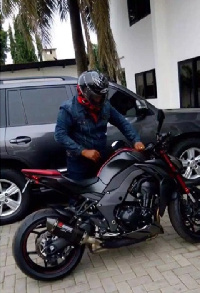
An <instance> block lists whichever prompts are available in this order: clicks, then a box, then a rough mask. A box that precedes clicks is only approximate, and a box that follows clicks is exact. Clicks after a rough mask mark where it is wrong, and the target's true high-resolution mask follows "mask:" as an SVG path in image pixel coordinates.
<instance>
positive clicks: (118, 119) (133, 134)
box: [109, 105, 145, 150]
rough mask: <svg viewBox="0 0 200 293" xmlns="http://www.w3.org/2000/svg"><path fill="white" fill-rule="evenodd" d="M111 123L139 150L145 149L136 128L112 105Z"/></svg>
mask: <svg viewBox="0 0 200 293" xmlns="http://www.w3.org/2000/svg"><path fill="white" fill-rule="evenodd" d="M109 122H110V123H111V124H113V125H114V126H116V127H117V128H118V129H119V130H120V131H121V132H122V133H123V135H124V136H125V137H126V138H127V140H129V141H130V142H131V143H132V145H133V146H134V147H135V148H136V149H137V150H143V149H144V148H145V147H144V145H143V143H141V140H140V136H139V134H138V132H137V131H136V130H135V128H133V126H132V125H131V124H130V123H129V122H128V121H127V120H126V119H125V117H124V116H123V115H122V114H120V113H119V112H118V111H117V110H116V109H115V108H113V107H112V106H111V105H110V119H109Z"/></svg>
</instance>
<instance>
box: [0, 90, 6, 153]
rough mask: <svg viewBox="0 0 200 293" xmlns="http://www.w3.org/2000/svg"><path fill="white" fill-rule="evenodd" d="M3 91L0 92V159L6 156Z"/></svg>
mask: <svg viewBox="0 0 200 293" xmlns="http://www.w3.org/2000/svg"><path fill="white" fill-rule="evenodd" d="M5 112H6V111H5V90H4V89H1V90H0V157H4V155H6V148H5V131H6V115H5Z"/></svg>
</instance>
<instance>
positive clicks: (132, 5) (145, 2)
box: [127, 0, 151, 26]
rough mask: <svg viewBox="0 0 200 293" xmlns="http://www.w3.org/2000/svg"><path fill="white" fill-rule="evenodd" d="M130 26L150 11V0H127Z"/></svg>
mask: <svg viewBox="0 0 200 293" xmlns="http://www.w3.org/2000/svg"><path fill="white" fill-rule="evenodd" d="M127 6H128V15H129V23H130V26H131V25H133V24H134V23H136V22H138V21H139V20H140V19H142V18H144V17H145V16H147V15H148V14H150V13H151V8H150V0H127Z"/></svg>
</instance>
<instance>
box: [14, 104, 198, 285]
mask: <svg viewBox="0 0 200 293" xmlns="http://www.w3.org/2000/svg"><path fill="white" fill-rule="evenodd" d="M157 120H158V129H157V140H156V143H149V144H148V145H147V146H146V149H145V151H144V152H143V153H141V152H136V151H134V150H133V149H132V148H130V147H123V148H118V147H117V144H116V145H115V147H116V150H115V152H114V154H113V155H112V156H111V157H110V158H109V159H108V160H107V161H106V162H105V163H104V164H103V166H102V167H101V168H100V170H99V172H98V174H97V176H96V177H95V178H91V179H88V180H83V181H79V182H77V181H73V180H71V179H69V178H67V177H65V176H64V175H63V174H62V173H60V172H59V171H57V170H30V169H24V170H22V172H23V173H24V174H25V176H26V177H27V179H28V181H27V184H26V186H25V188H27V186H28V185H29V184H31V183H34V184H41V185H43V186H46V187H48V188H51V189H54V190H56V191H57V192H60V193H61V194H63V195H65V196H66V197H68V198H69V197H70V198H73V199H74V204H73V205H59V206H58V205H53V206H51V207H50V208H47V209H43V210H39V211H36V212H34V213H33V214H31V215H29V216H27V217H26V218H25V220H24V221H23V222H22V223H21V225H20V226H19V228H18V229H17V231H16V233H15V236H14V239H13V245H12V249H13V256H14V258H15V261H16V263H17V265H18V267H19V268H20V269H21V270H22V271H23V272H24V273H25V274H26V275H28V276H30V277H32V278H34V279H37V280H44V281H45V280H46V281H47V280H56V279H60V278H63V277H64V276H66V275H68V274H70V272H71V271H72V270H74V269H75V267H76V266H77V265H78V264H79V262H80V260H81V258H82V255H83V253H84V250H85V247H86V246H87V247H88V248H89V250H90V251H91V252H92V253H100V252H101V251H102V250H105V249H112V248H120V247H123V246H127V245H132V244H135V243H139V242H142V241H145V240H148V239H151V238H155V236H157V235H159V234H162V233H164V231H163V228H162V226H161V224H160V217H162V216H163V215H164V213H165V210H166V207H168V213H169V218H170V221H171V224H172V226H173V227H174V229H175V230H176V232H177V233H178V234H179V235H180V236H181V237H182V238H183V239H185V240H186V241H188V242H191V243H194V242H200V190H199V189H198V187H197V186H198V185H200V180H198V179H197V180H186V179H184V178H183V177H182V175H181V173H182V172H183V165H182V163H181V161H180V160H179V159H178V158H175V157H173V156H171V155H169V154H168V152H167V146H168V142H169V139H170V136H171V135H170V133H164V134H161V133H160V130H161V127H162V124H163V121H164V113H163V111H162V110H159V111H158V115H157Z"/></svg>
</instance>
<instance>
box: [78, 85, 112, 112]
mask: <svg viewBox="0 0 200 293" xmlns="http://www.w3.org/2000/svg"><path fill="white" fill-rule="evenodd" d="M83 95H84V96H85V97H86V98H87V99H88V100H89V101H90V103H91V104H92V105H94V106H97V107H102V106H103V104H104V103H105V101H106V100H107V98H108V88H104V89H103V90H101V91H100V92H99V93H95V92H94V91H92V90H91V89H90V88H88V87H87V88H85V90H84V91H83Z"/></svg>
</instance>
